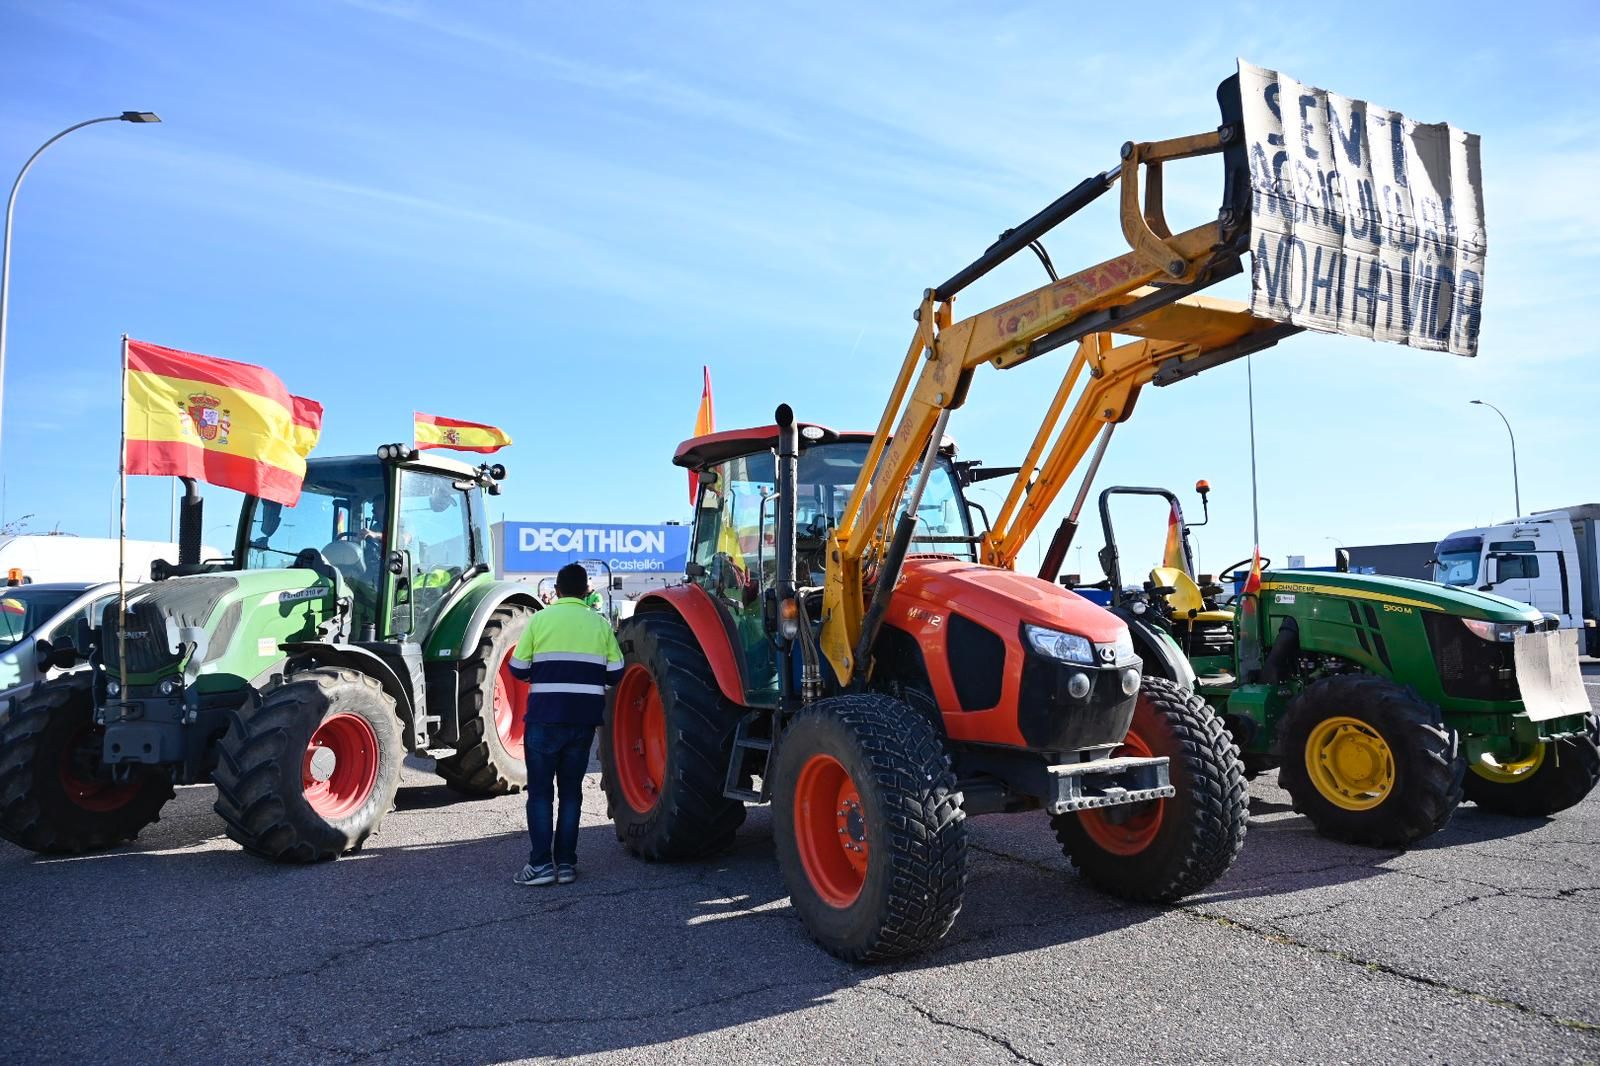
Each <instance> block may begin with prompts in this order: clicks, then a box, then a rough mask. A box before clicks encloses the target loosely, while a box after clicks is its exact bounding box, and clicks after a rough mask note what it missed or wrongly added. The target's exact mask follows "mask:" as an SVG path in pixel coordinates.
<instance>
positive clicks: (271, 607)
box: [97, 570, 334, 689]
mask: <svg viewBox="0 0 1600 1066" xmlns="http://www.w3.org/2000/svg"><path fill="white" fill-rule="evenodd" d="M333 596H334V593H333V590H332V589H331V588H330V587H329V586H328V585H327V584H326V583H325V582H324V580H323V579H322V578H320V577H319V576H318V575H317V574H316V573H314V572H313V571H310V570H242V571H238V570H236V571H228V572H225V573H218V574H202V575H197V576H193V577H176V578H171V579H169V580H167V581H157V582H152V583H150V584H148V585H140V586H139V587H138V588H136V589H133V590H132V591H130V592H129V593H128V620H127V628H128V633H127V648H128V664H127V665H128V681H129V684H130V685H133V684H150V683H154V682H155V681H156V680H158V679H160V678H162V677H166V676H170V675H171V674H173V673H176V672H178V671H180V670H182V671H183V672H184V674H185V675H186V678H187V679H188V680H189V681H190V682H191V683H193V682H195V681H196V680H197V679H198V683H199V685H200V687H201V689H206V688H209V687H213V686H212V685H208V684H207V683H206V679H207V678H208V677H215V678H217V683H216V686H215V687H219V688H228V687H234V688H237V687H238V684H239V681H240V679H244V680H250V679H253V678H255V677H257V676H259V675H260V674H261V673H263V672H265V671H266V670H267V669H269V668H270V667H271V666H272V665H273V664H274V663H275V662H276V661H277V660H279V659H281V658H282V657H283V653H282V652H281V651H280V650H279V647H278V646H279V644H281V643H283V642H284V641H290V640H304V639H309V638H311V637H314V636H315V635H316V634H317V632H318V630H319V627H320V626H321V624H322V622H323V621H324V620H325V619H326V618H327V617H329V615H330V613H331V612H332V610H333V606H334V605H333ZM97 643H98V644H99V645H100V648H101V661H102V662H104V663H105V664H106V666H107V667H108V668H110V669H112V670H116V669H118V662H119V660H118V657H117V648H118V641H117V603H116V601H115V600H113V601H112V602H111V603H110V604H108V605H107V607H106V609H105V612H104V615H103V617H102V619H101V629H100V639H99V640H98V641H97ZM224 675H225V676H224Z"/></svg>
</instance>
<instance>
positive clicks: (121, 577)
mask: <svg viewBox="0 0 1600 1066" xmlns="http://www.w3.org/2000/svg"><path fill="white" fill-rule="evenodd" d="M117 496H118V503H117V509H118V522H117V669H118V671H119V675H118V676H119V678H120V680H119V684H120V686H121V687H120V688H119V689H118V690H117V695H118V696H119V697H121V698H122V699H127V698H128V335H127V334H126V333H124V334H123V335H122V432H121V444H120V446H119V447H118V449H117Z"/></svg>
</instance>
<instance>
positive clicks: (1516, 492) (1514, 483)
mask: <svg viewBox="0 0 1600 1066" xmlns="http://www.w3.org/2000/svg"><path fill="white" fill-rule="evenodd" d="M1472 402H1473V403H1475V404H1479V405H1481V406H1483V407H1487V408H1488V409H1489V410H1491V411H1493V412H1494V413H1495V414H1497V415H1499V416H1500V421H1502V422H1504V423H1505V424H1506V435H1507V436H1508V437H1510V438H1511V493H1512V497H1513V498H1514V499H1515V500H1516V504H1517V513H1516V515H1515V517H1517V518H1521V517H1522V486H1521V484H1520V483H1519V481H1518V480H1517V435H1516V434H1515V433H1513V432H1511V420H1510V419H1509V418H1507V417H1506V413H1505V412H1504V411H1502V410H1500V408H1498V407H1496V406H1495V405H1494V404H1492V403H1488V402H1486V401H1484V400H1473V401H1472Z"/></svg>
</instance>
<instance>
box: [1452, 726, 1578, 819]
mask: <svg viewBox="0 0 1600 1066" xmlns="http://www.w3.org/2000/svg"><path fill="white" fill-rule="evenodd" d="M1597 738H1600V719H1597V718H1596V717H1595V716H1594V715H1592V714H1591V715H1590V716H1589V728H1588V729H1587V730H1586V731H1585V732H1583V733H1580V734H1578V735H1577V736H1570V737H1562V738H1561V739H1560V740H1552V741H1546V748H1545V752H1544V761H1543V762H1541V763H1540V764H1539V766H1538V767H1537V768H1536V769H1534V770H1531V771H1529V772H1527V773H1525V774H1522V775H1519V776H1518V778H1517V779H1516V780H1515V781H1494V780H1491V779H1489V778H1487V777H1484V776H1482V775H1480V774H1478V773H1476V772H1474V771H1470V770H1469V772H1468V773H1467V778H1466V798H1467V799H1469V800H1471V801H1472V802H1474V803H1476V804H1477V805H1478V806H1480V807H1482V808H1483V809H1484V810H1486V811H1493V812H1495V813H1496V814H1509V815H1512V816H1513V817H1517V818H1542V817H1544V816H1546V815H1550V814H1555V813H1556V812H1557V811H1564V810H1566V809H1567V808H1568V807H1575V806H1577V805H1578V804H1579V803H1581V802H1582V801H1583V799H1584V797H1585V796H1587V795H1588V794H1589V793H1590V792H1592V791H1594V786H1595V783H1596V782H1597V781H1600V744H1597V743H1596V740H1597Z"/></svg>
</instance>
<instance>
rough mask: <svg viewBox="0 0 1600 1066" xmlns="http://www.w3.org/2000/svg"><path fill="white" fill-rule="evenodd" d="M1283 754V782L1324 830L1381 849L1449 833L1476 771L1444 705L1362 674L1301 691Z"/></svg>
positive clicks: (1286, 724) (1286, 726) (1289, 717)
mask: <svg viewBox="0 0 1600 1066" xmlns="http://www.w3.org/2000/svg"><path fill="white" fill-rule="evenodd" d="M1281 756H1282V759H1283V764H1282V769H1280V770H1279V771H1278V783H1279V784H1280V785H1282V786H1283V787H1284V788H1285V789H1287V790H1288V792H1289V797H1290V799H1291V800H1293V801H1294V809H1295V810H1297V811H1299V812H1300V813H1301V814H1304V815H1305V816H1306V817H1307V818H1309V819H1311V823H1312V824H1313V825H1315V826H1316V827H1317V831H1318V832H1319V833H1321V834H1322V835H1324V836H1328V837H1332V838H1334V839H1335V840H1343V841H1346V842H1348V843H1351V844H1364V845H1367V846H1369V847H1380V848H1393V847H1404V846H1405V845H1407V844H1411V843H1413V842H1415V841H1417V840H1420V839H1422V838H1423V837H1425V836H1428V835H1429V834H1431V833H1436V832H1438V831H1439V830H1440V829H1443V828H1444V826H1445V823H1446V822H1448V821H1450V816H1451V815H1452V814H1453V813H1455V809H1456V807H1457V806H1458V805H1459V804H1460V803H1461V789H1462V776H1463V775H1464V774H1465V773H1466V769H1467V767H1466V760H1465V759H1463V758H1462V757H1461V754H1460V748H1459V744H1458V743H1457V737H1456V732H1455V730H1454V729H1452V728H1450V727H1449V726H1447V725H1445V724H1444V720H1443V718H1442V717H1441V715H1440V713H1439V708H1437V707H1435V706H1433V705H1432V704H1430V703H1427V702H1425V701H1424V700H1422V699H1421V698H1420V697H1419V696H1417V694H1416V693H1414V692H1412V691H1411V690H1410V689H1409V688H1405V687H1403V686H1401V685H1397V684H1395V683H1394V682H1393V681H1390V680H1388V679H1386V678H1382V677H1372V676H1368V675H1363V674H1344V675H1340V676H1337V677H1326V678H1323V679H1322V680H1321V681H1317V682H1315V683H1313V684H1311V685H1308V686H1307V687H1306V688H1305V690H1304V691H1303V692H1301V693H1300V695H1298V696H1296V697H1295V698H1294V700H1293V701H1292V702H1291V703H1290V704H1289V708H1288V710H1287V711H1286V712H1285V714H1284V719H1283V725H1282V752H1281Z"/></svg>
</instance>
